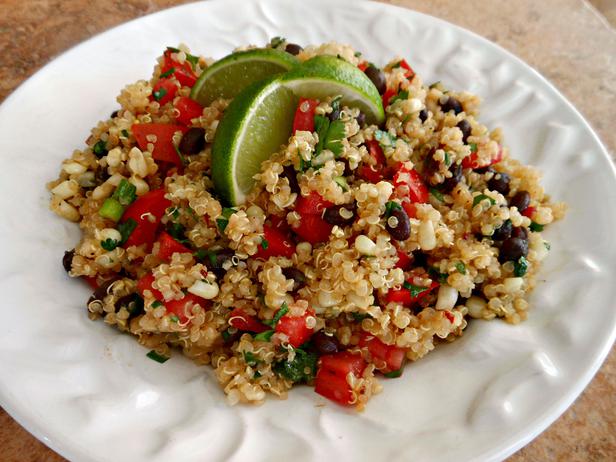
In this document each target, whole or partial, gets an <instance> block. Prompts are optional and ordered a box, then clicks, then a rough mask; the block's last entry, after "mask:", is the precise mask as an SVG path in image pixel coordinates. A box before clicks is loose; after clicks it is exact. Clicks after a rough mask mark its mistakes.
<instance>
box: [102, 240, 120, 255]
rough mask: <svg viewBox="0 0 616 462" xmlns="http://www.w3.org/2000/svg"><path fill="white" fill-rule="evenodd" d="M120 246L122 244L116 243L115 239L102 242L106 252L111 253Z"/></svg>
mask: <svg viewBox="0 0 616 462" xmlns="http://www.w3.org/2000/svg"><path fill="white" fill-rule="evenodd" d="M118 245H120V243H119V242H118V241H116V240H115V239H111V238H109V239H105V240H104V241H101V247H102V248H103V249H105V250H107V251H108V252H111V251H112V250H113V249H115V248H116V247H117V246H118Z"/></svg>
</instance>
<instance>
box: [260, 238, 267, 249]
mask: <svg viewBox="0 0 616 462" xmlns="http://www.w3.org/2000/svg"><path fill="white" fill-rule="evenodd" d="M268 247H269V242H268V241H267V239H265V238H264V237H263V238H261V248H263V250H267V248H268Z"/></svg>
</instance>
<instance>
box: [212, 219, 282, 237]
mask: <svg viewBox="0 0 616 462" xmlns="http://www.w3.org/2000/svg"><path fill="white" fill-rule="evenodd" d="M206 216H207V215H206ZM269 221H270V222H271V223H272V226H271V227H272V228H274V229H276V230H278V231H280V232H281V233H283V234H288V233H290V232H291V227H290V226H289V223H287V218H286V217H285V216H284V215H283V216H278V215H271V216H270V217H269Z"/></svg>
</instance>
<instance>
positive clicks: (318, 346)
mask: <svg viewBox="0 0 616 462" xmlns="http://www.w3.org/2000/svg"><path fill="white" fill-rule="evenodd" d="M312 344H313V345H314V348H315V350H316V351H317V353H318V354H319V355H331V354H334V353H338V351H340V343H339V342H338V339H336V337H335V336H333V335H331V336H330V335H327V334H325V333H324V332H322V331H319V332H317V333H316V334H314V335H313V336H312Z"/></svg>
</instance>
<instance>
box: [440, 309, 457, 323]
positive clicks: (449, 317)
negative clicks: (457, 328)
mask: <svg viewBox="0 0 616 462" xmlns="http://www.w3.org/2000/svg"><path fill="white" fill-rule="evenodd" d="M443 316H445V317H446V318H447V320H448V321H449V322H450V323H452V324H453V323H454V321H455V320H456V317H455V316H454V315H453V313H452V312H451V311H447V310H445V311H443Z"/></svg>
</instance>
